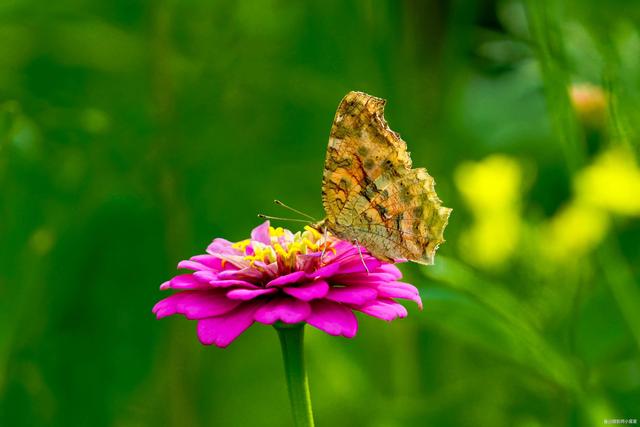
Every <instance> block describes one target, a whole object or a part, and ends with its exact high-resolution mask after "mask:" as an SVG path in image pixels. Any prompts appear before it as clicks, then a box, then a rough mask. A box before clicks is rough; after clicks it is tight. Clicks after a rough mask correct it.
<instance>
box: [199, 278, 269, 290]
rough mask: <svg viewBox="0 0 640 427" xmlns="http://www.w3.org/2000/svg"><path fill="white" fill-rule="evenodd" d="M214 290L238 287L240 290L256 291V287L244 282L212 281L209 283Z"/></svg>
mask: <svg viewBox="0 0 640 427" xmlns="http://www.w3.org/2000/svg"><path fill="white" fill-rule="evenodd" d="M209 284H210V285H211V286H213V287H214V288H228V287H230V286H239V287H242V288H249V289H258V286H256V285H254V284H253V283H250V282H247V281H244V280H212V281H210V282H209Z"/></svg>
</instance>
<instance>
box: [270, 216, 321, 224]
mask: <svg viewBox="0 0 640 427" xmlns="http://www.w3.org/2000/svg"><path fill="white" fill-rule="evenodd" d="M258 218H262V219H273V220H276V221H294V222H304V223H305V224H309V221H307V220H306V219H298V218H282V217H279V216H271V215H264V214H258Z"/></svg>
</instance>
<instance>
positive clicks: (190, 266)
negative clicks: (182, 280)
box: [178, 260, 209, 271]
mask: <svg viewBox="0 0 640 427" xmlns="http://www.w3.org/2000/svg"><path fill="white" fill-rule="evenodd" d="M178 268H184V269H187V270H193V271H200V270H209V267H207V266H206V265H204V264H201V263H199V262H196V261H191V260H185V261H180V262H179V263H178Z"/></svg>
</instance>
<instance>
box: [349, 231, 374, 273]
mask: <svg viewBox="0 0 640 427" xmlns="http://www.w3.org/2000/svg"><path fill="white" fill-rule="evenodd" d="M353 243H355V244H356V248H358V254H360V261H362V265H363V266H364V269H365V270H367V274H369V273H370V272H369V267H367V263H366V262H364V256H362V249H361V248H360V243H358V239H356V240H354V241H353Z"/></svg>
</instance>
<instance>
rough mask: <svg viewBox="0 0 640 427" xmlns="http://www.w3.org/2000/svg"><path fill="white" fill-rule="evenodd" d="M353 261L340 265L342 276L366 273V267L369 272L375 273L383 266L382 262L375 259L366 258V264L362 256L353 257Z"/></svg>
mask: <svg viewBox="0 0 640 427" xmlns="http://www.w3.org/2000/svg"><path fill="white" fill-rule="evenodd" d="M352 258H353V259H351V260H349V261H346V262H344V263H340V270H339V273H340V274H352V273H366V272H367V269H366V268H365V267H364V265H365V264H366V265H367V268H368V269H369V271H370V272H371V271H373V270H375V269H376V268H378V267H380V266H381V265H382V261H380V260H379V259H377V258H373V257H364V263H363V262H362V259H360V256H357V257H352Z"/></svg>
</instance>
